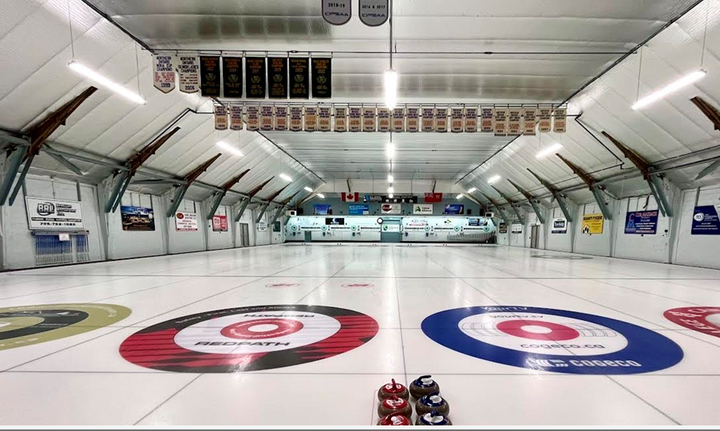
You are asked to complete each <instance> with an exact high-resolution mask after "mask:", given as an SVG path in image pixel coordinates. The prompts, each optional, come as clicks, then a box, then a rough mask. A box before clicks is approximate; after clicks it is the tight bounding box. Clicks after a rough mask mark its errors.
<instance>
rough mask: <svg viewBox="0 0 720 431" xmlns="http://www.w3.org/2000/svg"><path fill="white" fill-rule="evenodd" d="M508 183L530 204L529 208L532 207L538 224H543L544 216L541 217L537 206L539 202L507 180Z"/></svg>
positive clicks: (541, 214)
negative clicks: (538, 221)
mask: <svg viewBox="0 0 720 431" xmlns="http://www.w3.org/2000/svg"><path fill="white" fill-rule="evenodd" d="M508 182H509V183H510V184H512V185H513V187H515V188H516V189H517V191H519V192H520V193H521V194H522V195H523V196H525V199H527V200H528V202H530V206H532V209H533V211H535V215H536V216H537V218H538V220H540V223H542V224H545V216H544V215H543V213H542V211H541V210H540V207H539V206H538V203H539V202H540V201H539V200H538V199H537V198H535V196H533V195H531V194H530V193H529V192H528V191H527V190H525V189H523V188H522V187H520V186H519V185H517V184H515V183H514V182H513V181H512V180H508Z"/></svg>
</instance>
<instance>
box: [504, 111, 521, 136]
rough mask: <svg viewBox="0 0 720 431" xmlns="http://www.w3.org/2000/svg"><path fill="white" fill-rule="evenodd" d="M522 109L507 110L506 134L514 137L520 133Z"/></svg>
mask: <svg viewBox="0 0 720 431" xmlns="http://www.w3.org/2000/svg"><path fill="white" fill-rule="evenodd" d="M521 111H522V108H510V109H508V111H507V112H508V120H507V134H508V135H511V136H514V135H519V134H520V132H522V129H521V119H522V117H521V113H522V112H521Z"/></svg>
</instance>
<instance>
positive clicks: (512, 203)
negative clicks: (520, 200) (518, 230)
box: [490, 186, 525, 224]
mask: <svg viewBox="0 0 720 431" xmlns="http://www.w3.org/2000/svg"><path fill="white" fill-rule="evenodd" d="M490 187H492V188H493V189H495V191H496V192H498V194H499V195H500V196H501V197H502V198H503V199H505V200H506V201H507V203H508V204H510V208H511V209H512V210H513V212H514V213H515V215H516V216H517V219H518V220H519V221H520V223H522V224H525V217H523V216H522V215H520V211H518V209H517V207H516V206H515V201H513V200H512V199H510V197H508V196H507V195H506V194H505V193H503V192H501V191H500V190H498V188H497V187H495V186H490Z"/></svg>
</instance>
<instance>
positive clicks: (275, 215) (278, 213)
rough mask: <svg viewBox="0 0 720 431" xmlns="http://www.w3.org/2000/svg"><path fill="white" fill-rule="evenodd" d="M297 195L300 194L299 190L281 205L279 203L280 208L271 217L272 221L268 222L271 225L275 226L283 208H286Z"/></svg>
mask: <svg viewBox="0 0 720 431" xmlns="http://www.w3.org/2000/svg"><path fill="white" fill-rule="evenodd" d="M298 193H300V190H298V191H296V192H295V193H293V195H292V196H290V197H289V198H287V199H285V200H284V201H282V203H280V208H278V209H277V211H275V214H274V215H273V217H272V221H271V222H270V224H271V225H273V224H275V222H276V221H277V219H278V218H279V217H280V216H281V215H282V212H283V210H284V209H285V207H287V206H288V204H290V202H291V201H292V200H293V198H295V196H297V195H298Z"/></svg>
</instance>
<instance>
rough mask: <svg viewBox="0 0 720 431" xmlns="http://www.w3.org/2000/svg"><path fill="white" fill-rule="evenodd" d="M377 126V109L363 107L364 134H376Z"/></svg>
mask: <svg viewBox="0 0 720 431" xmlns="http://www.w3.org/2000/svg"><path fill="white" fill-rule="evenodd" d="M375 128H376V125H375V108H374V107H372V108H366V107H363V127H362V131H363V132H374V131H375Z"/></svg>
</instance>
